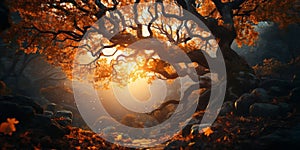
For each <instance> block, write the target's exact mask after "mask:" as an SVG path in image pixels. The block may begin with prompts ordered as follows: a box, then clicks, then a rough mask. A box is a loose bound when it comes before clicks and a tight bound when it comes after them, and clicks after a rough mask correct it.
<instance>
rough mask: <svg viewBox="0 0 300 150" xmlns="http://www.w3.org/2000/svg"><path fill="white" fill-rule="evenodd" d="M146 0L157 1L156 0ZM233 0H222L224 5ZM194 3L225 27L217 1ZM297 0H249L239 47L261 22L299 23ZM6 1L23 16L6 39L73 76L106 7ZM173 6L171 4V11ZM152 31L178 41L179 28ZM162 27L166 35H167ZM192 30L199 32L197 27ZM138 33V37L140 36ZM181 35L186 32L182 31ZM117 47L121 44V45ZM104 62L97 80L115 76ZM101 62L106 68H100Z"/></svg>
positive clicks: (241, 16) (238, 19) (240, 20)
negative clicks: (81, 50)
mask: <svg viewBox="0 0 300 150" xmlns="http://www.w3.org/2000/svg"><path fill="white" fill-rule="evenodd" d="M144 1H145V2H148V1H152V2H153V1H154V0H144ZM233 1H234V0H222V2H223V3H227V2H233ZM101 2H102V4H103V5H105V7H107V9H108V8H112V7H113V2H112V1H108V0H102V1H101ZM141 2H143V1H141ZM164 2H172V1H171V0H168V1H164ZM195 2H196V4H197V5H199V7H197V8H196V10H197V11H198V13H199V14H200V15H202V16H204V17H205V18H206V19H209V18H213V19H216V20H217V21H218V25H219V26H223V25H224V26H225V24H224V21H223V18H222V16H221V14H220V12H218V10H217V9H216V5H215V4H214V3H213V1H212V0H196V1H195ZM296 2H297V1H296V0H283V1H282V0H273V1H265V0H246V2H244V3H243V4H242V5H241V7H240V8H239V9H235V10H233V26H234V29H235V31H236V42H237V44H238V45H239V46H241V45H243V44H246V45H250V46H252V45H254V44H255V41H256V40H257V38H258V33H257V32H256V31H255V29H254V27H253V25H256V24H258V22H260V21H273V22H276V23H278V24H279V26H280V27H285V26H286V25H288V24H290V23H293V22H299V17H298V16H297V15H298V13H297V12H296V11H295V10H297V8H296V7H297V6H296V5H295V3H296ZM133 3H134V1H133V0H131V1H127V0H120V1H119V4H118V5H117V6H116V7H117V8H119V7H121V6H124V5H128V4H133ZM7 5H8V6H9V8H10V11H11V12H18V13H19V15H20V17H21V18H22V20H21V21H20V22H18V23H17V22H13V24H12V27H11V28H10V29H9V30H8V31H7V32H6V34H5V38H4V40H6V42H8V43H10V42H13V40H14V39H17V43H18V44H19V46H20V50H22V51H24V52H25V53H28V54H29V53H41V54H43V56H44V57H45V59H46V60H47V61H48V62H49V63H50V64H52V65H55V66H59V67H61V68H62V70H63V71H64V72H65V73H66V75H67V76H68V77H69V78H72V70H73V69H74V63H75V64H76V63H77V62H74V59H75V57H76V56H75V54H76V53H77V51H78V49H77V48H78V46H79V41H81V39H82V37H83V35H84V33H85V32H86V30H87V29H88V27H89V26H91V25H92V24H94V22H95V21H97V18H99V16H97V15H99V14H97V12H101V11H102V9H101V8H100V6H97V5H96V4H95V1H82V0H72V1H64V2H62V1H61V0H22V1H8V0H7ZM169 9H170V8H166V10H168V11H169ZM173 11H175V10H173ZM161 21H162V22H163V21H164V22H170V21H171V22H174V21H172V20H171V19H169V20H168V19H162V20H161ZM174 24H175V23H174ZM153 31H155V32H153V36H154V37H156V38H159V39H161V40H170V38H173V39H174V40H175V39H178V38H179V37H177V38H175V37H174V36H175V35H176V32H175V30H173V31H169V30H168V29H167V27H165V28H164V29H163V30H161V31H158V30H155V29H153ZM162 31H163V32H165V34H162V33H161V32H162ZM192 32H194V34H198V31H192ZM178 33H180V32H178ZM132 34H136V31H135V32H132ZM133 36H134V37H135V38H136V35H133ZM180 36H183V34H181V35H180ZM99 38H100V39H101V40H102V39H103V38H101V37H99ZM180 38H181V37H180ZM225 38H226V37H225ZM126 40H127V39H126ZM128 40H129V39H128ZM134 40H135V39H134ZM134 40H133V41H134ZM201 42H202V41H201ZM198 43H199V42H195V40H194V41H193V40H190V41H188V42H187V43H185V44H182V43H179V44H178V45H179V46H180V47H184V50H185V51H186V52H188V51H189V49H196V48H198V49H199V44H198ZM118 46H119V47H120V44H118ZM104 64H105V63H103V60H101V59H100V60H98V61H95V65H96V67H98V68H97V69H98V70H94V72H93V73H94V74H93V75H96V76H97V78H95V79H94V81H95V82H97V81H103V80H104V79H100V78H105V79H107V80H105V81H109V80H111V75H112V73H113V72H112V70H113V68H112V64H111V63H108V64H105V65H104ZM100 65H101V67H99V66H100ZM140 76H146V74H145V73H140Z"/></svg>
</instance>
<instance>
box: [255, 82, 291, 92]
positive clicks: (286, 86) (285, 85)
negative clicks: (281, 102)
mask: <svg viewBox="0 0 300 150" xmlns="http://www.w3.org/2000/svg"><path fill="white" fill-rule="evenodd" d="M274 86H275V87H278V88H279V89H280V90H281V92H283V93H287V94H288V92H289V91H290V90H291V89H293V88H294V86H293V84H292V81H288V80H278V79H265V80H263V81H262V82H261V83H260V84H259V87H261V88H264V89H267V90H269V89H270V88H271V87H274Z"/></svg>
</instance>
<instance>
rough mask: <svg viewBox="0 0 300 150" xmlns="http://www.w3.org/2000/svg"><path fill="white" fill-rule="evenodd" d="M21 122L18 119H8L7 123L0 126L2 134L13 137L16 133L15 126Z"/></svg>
mask: <svg viewBox="0 0 300 150" xmlns="http://www.w3.org/2000/svg"><path fill="white" fill-rule="evenodd" d="M18 123H19V121H18V120H16V118H7V122H2V123H1V125H0V132H1V133H4V134H5V135H6V134H8V135H12V133H13V132H15V131H16V127H15V124H18Z"/></svg>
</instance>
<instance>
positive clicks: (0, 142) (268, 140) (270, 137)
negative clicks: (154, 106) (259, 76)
mask: <svg viewBox="0 0 300 150" xmlns="http://www.w3.org/2000/svg"><path fill="white" fill-rule="evenodd" d="M299 64H300V63H299ZM299 64H298V65H299ZM293 67H295V66H293ZM297 67H299V66H297ZM285 69H286V68H285ZM293 69H295V68H293ZM268 80H269V81H268V82H264V83H262V84H261V87H264V86H263V85H268V87H267V88H266V90H274V89H275V91H276V90H277V88H279V89H281V90H279V91H278V92H282V91H284V90H285V89H284V88H285V87H286V84H278V83H287V82H285V81H282V80H273V79H268ZM247 81H248V80H247ZM275 81H276V82H275ZM299 83H300V82H299V78H298V79H297V81H295V82H294V85H296V86H293V87H292V88H291V89H288V91H287V94H288V95H287V94H285V95H283V96H279V98H278V97H277V98H276V97H275V98H272V99H271V101H268V102H264V103H262V102H259V101H256V102H255V103H257V106H263V107H262V108H263V109H262V111H261V112H260V113H261V114H259V115H258V116H257V115H249V114H247V115H240V114H237V113H235V111H236V110H231V111H228V113H226V114H224V115H219V116H218V117H217V119H216V121H215V122H214V123H213V124H212V126H211V127H210V128H209V129H207V130H206V131H204V132H197V131H193V130H191V128H189V129H188V130H187V131H185V130H183V131H182V132H180V133H178V134H177V135H174V136H173V137H172V138H170V140H168V141H167V142H165V143H162V144H160V145H156V146H154V147H152V148H147V149H166V150H170V149H174V150H177V149H179V150H194V149H230V150H232V149H297V148H296V147H299V146H300V103H299V87H300V86H299V85H300V84H299ZM270 84H271V85H270ZM289 84H290V83H288V86H289ZM274 87H275V88H274ZM257 92H259V90H258V91H257ZM260 92H261V91H260ZM273 92H274V91H273ZM278 92H277V93H276V92H275V94H278ZM293 92H294V93H293ZM291 93H293V94H294V95H293V94H292V95H291ZM273 94H274V93H273ZM241 97H242V96H241ZM241 97H240V98H239V99H240V100H245V102H247V101H246V100H247V99H246V98H245V99H243V98H241ZM237 101H238V100H236V101H235V102H237ZM233 103H234V102H233ZM253 103H254V102H253ZM253 103H252V104H253ZM255 103H254V104H255ZM280 103H281V104H282V103H284V104H286V105H287V106H288V107H287V108H290V109H288V110H287V111H285V112H284V113H283V114H282V113H281V115H275V116H274V115H273V116H270V117H268V116H266V115H264V113H268V111H269V106H270V105H272V107H271V108H279V105H280ZM238 104H239V103H238ZM265 104H268V105H265ZM286 105H283V106H286ZM277 106H278V107H277ZM280 107H281V105H280ZM247 109H248V108H247ZM246 111H248V110H246ZM253 111H254V110H253V109H252V112H253ZM269 113H270V114H272V113H271V112H269ZM202 115H203V112H201V111H200V112H196V113H195V114H194V117H199V118H201V117H202ZM11 117H13V118H17V120H18V121H19V122H17V121H15V122H12V121H11V120H7V122H5V120H6V119H7V118H11ZM0 122H2V123H1V125H0V147H1V149H88V150H93V149H132V148H126V147H122V146H119V145H116V144H113V143H109V142H107V141H105V140H104V139H103V138H101V136H99V135H97V134H96V133H94V132H92V131H91V130H88V129H82V128H79V127H74V126H70V125H62V123H63V124H64V123H65V122H61V121H60V120H57V119H53V118H52V119H51V118H49V117H47V116H45V115H44V114H43V108H42V107H41V106H38V105H37V104H35V103H32V102H31V100H30V98H24V97H18V96H8V97H5V96H0ZM59 122H60V123H59ZM14 124H15V125H14ZM114 140H117V141H123V142H132V143H134V142H135V141H134V140H132V139H131V138H130V137H129V138H128V137H127V138H125V137H122V136H119V137H118V138H117V139H114ZM137 144H139V143H137Z"/></svg>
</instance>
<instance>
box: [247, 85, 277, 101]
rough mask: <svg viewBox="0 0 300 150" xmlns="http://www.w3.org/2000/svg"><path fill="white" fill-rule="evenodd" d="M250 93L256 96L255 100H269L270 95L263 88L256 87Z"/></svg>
mask: <svg viewBox="0 0 300 150" xmlns="http://www.w3.org/2000/svg"><path fill="white" fill-rule="evenodd" d="M251 94H252V95H254V96H256V98H257V100H259V101H260V102H264V103H266V102H271V101H272V99H271V96H269V94H268V92H267V91H266V90H265V89H263V88H256V89H254V90H253V91H252V92H251Z"/></svg>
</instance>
